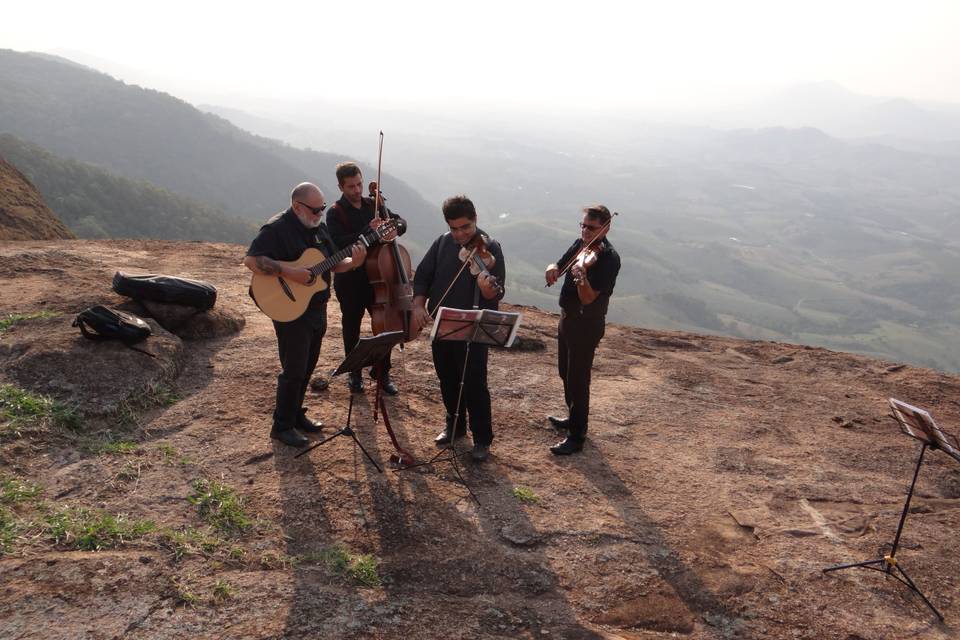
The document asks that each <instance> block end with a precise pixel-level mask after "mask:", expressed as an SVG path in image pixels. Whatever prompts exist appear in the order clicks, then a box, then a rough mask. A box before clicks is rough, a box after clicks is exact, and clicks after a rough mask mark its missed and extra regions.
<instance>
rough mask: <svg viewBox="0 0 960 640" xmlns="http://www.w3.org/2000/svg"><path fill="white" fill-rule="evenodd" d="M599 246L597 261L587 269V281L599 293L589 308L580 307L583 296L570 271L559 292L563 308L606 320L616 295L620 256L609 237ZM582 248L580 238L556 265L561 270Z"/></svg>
mask: <svg viewBox="0 0 960 640" xmlns="http://www.w3.org/2000/svg"><path fill="white" fill-rule="evenodd" d="M599 244H600V250H599V252H598V253H597V262H596V264H594V265H593V266H591V267H589V268H587V281H588V282H589V283H590V287H591V288H592V289H593V290H594V291H596V292H597V293H598V294H599V295H598V296H597V299H596V300H594V301H593V302H591V303H590V304H588V305H583V304H581V302H580V296H579V295H577V285H576V284H575V283H574V282H573V275H572V274H571V273H570V270H568V271H567V274H566V277H564V279H563V287H562V288H561V289H560V307H561V308H562V309H565V310H566V311H570V312H577V311H580V312H582V313H583V314H584V315H590V316H599V317H604V316H606V315H607V306H608V305H609V303H610V296H611V295H612V294H613V287H614V286H616V284H617V274H618V273H620V254H618V253H617V250H616V249H614V248H613V245H612V244H610V241H609V240H607V239H606V238H604V239H603V240H601V241H600V243H599ZM582 245H583V240H582V239H580V238H577V240H576V242H574V243H573V244H572V245H570V248H569V249H567V251H566V253H564V254H563V256H562V257H561V258H560V260H558V261H557V263H556V264H557V265H559V266H560V268H561V269H562V268H563V267H564V265H566V264H567V262H568V261H569V260H570V259H571V258H573V256H575V255H576V254H577V252H578V251H579V250H580V247H581V246H582Z"/></svg>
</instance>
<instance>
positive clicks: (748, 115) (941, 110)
mask: <svg viewBox="0 0 960 640" xmlns="http://www.w3.org/2000/svg"><path fill="white" fill-rule="evenodd" d="M711 121H713V122H714V123H715V124H718V125H720V126H725V127H730V126H739V127H758V126H760V127H763V126H774V125H777V126H783V127H816V128H818V129H822V130H823V131H825V132H827V133H829V134H830V135H833V136H837V137H840V138H848V139H859V138H883V139H886V140H888V141H895V140H912V141H916V142H942V141H944V140H953V141H956V142H960V107H958V106H957V105H940V104H921V103H917V102H915V101H912V100H907V99H905V98H898V97H890V98H884V97H876V96H866V95H862V94H858V93H854V92H852V91H850V90H848V89H846V88H844V87H842V86H840V85H838V84H836V83H833V82H817V83H809V84H802V85H796V86H793V87H790V88H788V89H785V90H783V91H781V92H779V93H777V94H774V95H772V96H770V97H769V98H767V99H765V100H761V101H758V102H756V103H753V104H745V105H742V106H741V107H739V108H738V109H737V110H736V112H732V113H726V114H723V115H722V116H721V117H719V118H716V119H712V120H711Z"/></svg>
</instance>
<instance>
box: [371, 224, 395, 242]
mask: <svg viewBox="0 0 960 640" xmlns="http://www.w3.org/2000/svg"><path fill="white" fill-rule="evenodd" d="M388 222H390V221H389V220H385V219H383V218H374V219H373V220H371V221H370V230H371V231H376V230H377V229H378V228H379V227H380V226H381V225H384V224H387V223H388ZM396 237H397V228H396V225H394V226H393V228H392V229H388V230H387V232H386V233H385V234H383V240H382V242H392V241H393V240H394V239H396Z"/></svg>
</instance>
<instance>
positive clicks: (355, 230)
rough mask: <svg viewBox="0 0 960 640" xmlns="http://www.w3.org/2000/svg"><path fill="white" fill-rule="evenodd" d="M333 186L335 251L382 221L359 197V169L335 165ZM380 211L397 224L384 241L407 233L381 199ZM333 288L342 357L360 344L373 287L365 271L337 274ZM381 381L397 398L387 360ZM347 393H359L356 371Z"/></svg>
mask: <svg viewBox="0 0 960 640" xmlns="http://www.w3.org/2000/svg"><path fill="white" fill-rule="evenodd" d="M337 184H338V185H339V187H340V192H341V193H342V194H343V197H341V198H340V199H339V200H337V202H336V203H335V204H334V205H333V206H332V207H330V210H329V211H327V227H328V228H329V229H330V235H331V236H333V242H334V244H335V245H336V246H337V248H338V249H342V248H344V247H347V246H350V245H351V244H353V243H354V242H356V241H357V239H358V238H359V237H360V234H361V233H362V232H363V231H365V230H366V229H367V228H368V227H369V228H370V229H376V228H377V227H378V226H380V225H381V224H383V220H381V219H379V218H375V217H374V210H375V207H374V202H373V198H372V197H371V198H365V197H363V174H362V173H361V172H360V167H358V166H357V165H356V163H353V162H341V163H340V164H338V165H337ZM379 210H380V211H386V213H387V216H389V217H390V218H393V219H394V220H396V222H397V232H396V233H394V232H392V231H391V232H389V233H388V234H387V236H386V237H385V238H384V240H385V241H390V240H393V239H394V238H395V237H396V236H397V235H403V234H404V233H406V231H407V223H406V221H405V220H404V219H403V218H401V217H400V216H398V215H397V214H395V213H392V212H391V211H390V210H389V209H386V208H385V207H384V206H383V199H382V198H381V201H380V206H379ZM333 288H334V290H335V291H336V292H337V300H338V301H339V302H340V324H341V327H342V328H343V353H344V355H346V354H348V353H350V351H351V350H352V349H353V348H354V347H355V346H357V342H359V341H360V324H361V323H362V322H363V316H364V313H365V312H367V311H369V310H370V306H371V305H372V304H373V299H374V295H373V287H372V286H371V285H370V279H369V278H368V277H367V271H366V269H357V270H355V271H351V272H349V273H343V274H340V273H338V274H337V275H336V276H334V278H333ZM384 369H385V371H384V373H385V378H384V380H383V384H382V385H381V389H383V391H384V392H386V393H387V394H389V395H396V394H397V387H396V385H395V384H394V383H393V381H392V380H391V379H390V357H389V356H388V357H387V358H386V361H385V363H384ZM347 385H348V386H349V387H350V391H352V392H354V393H356V392H359V391H363V377H362V376H361V375H360V372H359V371H355V372H351V373H350V374H349V377H348V379H347Z"/></svg>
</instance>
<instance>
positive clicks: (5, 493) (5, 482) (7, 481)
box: [0, 477, 43, 505]
mask: <svg viewBox="0 0 960 640" xmlns="http://www.w3.org/2000/svg"><path fill="white" fill-rule="evenodd" d="M42 492H43V489H41V488H40V487H39V486H37V485H35V484H28V483H26V482H22V481H21V480H18V479H17V478H3V477H0V504H8V505H13V504H18V503H21V502H27V501H32V502H37V499H38V496H39V495H40V494H41V493H42Z"/></svg>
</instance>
